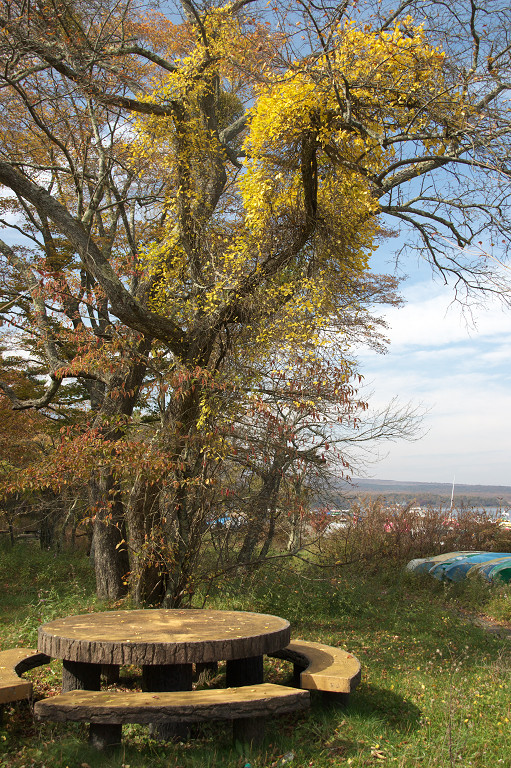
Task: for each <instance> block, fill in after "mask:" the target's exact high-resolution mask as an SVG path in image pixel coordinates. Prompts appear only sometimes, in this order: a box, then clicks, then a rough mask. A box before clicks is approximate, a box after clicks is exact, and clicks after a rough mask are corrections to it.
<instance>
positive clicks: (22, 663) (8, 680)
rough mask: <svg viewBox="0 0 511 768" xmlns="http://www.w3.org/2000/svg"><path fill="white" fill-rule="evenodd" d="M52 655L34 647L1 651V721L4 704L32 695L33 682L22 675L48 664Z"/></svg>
mask: <svg viewBox="0 0 511 768" xmlns="http://www.w3.org/2000/svg"><path fill="white" fill-rule="evenodd" d="M49 661H50V657H49V656H46V654H44V653H38V652H37V651H35V650H33V649H32V648H10V649H9V650H6V651H0V722H1V720H2V715H3V705H4V704H10V703H12V702H14V701H23V700H24V699H29V698H30V697H31V696H32V683H31V682H30V680H23V678H22V677H20V675H22V674H23V673H24V672H27V671H28V670H29V669H33V668H34V667H40V666H41V665H42V664H48V662H49Z"/></svg>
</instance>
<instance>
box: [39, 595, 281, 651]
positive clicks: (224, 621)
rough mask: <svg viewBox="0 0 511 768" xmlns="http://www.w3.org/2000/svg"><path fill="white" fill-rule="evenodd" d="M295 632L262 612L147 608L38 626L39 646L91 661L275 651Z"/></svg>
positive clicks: (44, 649)
mask: <svg viewBox="0 0 511 768" xmlns="http://www.w3.org/2000/svg"><path fill="white" fill-rule="evenodd" d="M290 635H291V630H290V626H289V622H288V621H286V620H285V619H281V618H279V617H278V616H270V615H268V614H263V613H248V612H244V611H209V610H202V609H193V608H192V609H183V610H181V609H146V610H135V611H107V612H105V613H86V614H82V615H80V616H68V617H66V618H64V619H56V620H55V621H51V622H50V623H49V624H44V625H43V626H42V627H40V628H39V638H38V643H37V647H38V650H39V651H41V652H42V653H46V654H48V656H53V657H54V658H58V659H66V660H67V661H81V662H87V663H90V664H143V665H155V664H189V663H198V662H206V661H221V660H230V659H242V658H249V657H251V656H261V655H262V654H265V653H272V652H273V651H277V650H280V649H282V648H284V647H285V646H286V645H288V643H289V641H290Z"/></svg>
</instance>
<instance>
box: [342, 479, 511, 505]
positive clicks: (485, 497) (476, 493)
mask: <svg viewBox="0 0 511 768" xmlns="http://www.w3.org/2000/svg"><path fill="white" fill-rule="evenodd" d="M352 482H353V485H352V486H346V485H345V486H344V487H343V488H342V495H343V496H344V498H346V499H356V498H360V497H363V496H370V497H374V496H384V497H385V499H386V500H387V501H388V502H390V503H403V502H404V503H407V502H410V501H415V502H416V503H417V504H419V505H421V506H427V505H428V504H435V505H438V504H442V505H446V504H450V503H451V493H452V484H451V483H421V482H407V481H399V480H379V479H372V478H371V479H366V478H356V479H354V480H353V481H352ZM339 490H341V489H340V488H339ZM454 504H455V506H457V507H460V506H464V507H474V506H478V507H500V506H504V507H509V506H511V486H507V485H467V484H462V483H460V484H459V485H458V484H455V486H454Z"/></svg>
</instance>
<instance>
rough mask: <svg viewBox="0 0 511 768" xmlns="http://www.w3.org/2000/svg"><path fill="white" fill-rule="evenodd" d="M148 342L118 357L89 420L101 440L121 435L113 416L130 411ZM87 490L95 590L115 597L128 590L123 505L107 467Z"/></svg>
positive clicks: (138, 383) (138, 387) (139, 382)
mask: <svg viewBox="0 0 511 768" xmlns="http://www.w3.org/2000/svg"><path fill="white" fill-rule="evenodd" d="M151 344H152V342H151V340H150V339H141V340H140V342H139V344H138V349H137V354H136V355H133V357H132V358H131V359H130V360H127V359H123V360H122V361H120V364H119V368H118V370H117V371H116V373H115V375H113V376H112V378H111V380H110V382H109V384H108V388H107V389H106V391H105V393H104V398H103V402H102V403H101V408H100V410H99V411H98V413H97V414H96V417H95V419H94V424H93V426H94V427H96V428H98V429H99V430H100V431H101V432H102V435H103V439H104V440H105V442H108V443H115V441H116V440H120V439H121V438H122V434H121V432H120V431H119V429H118V427H117V426H115V425H116V419H117V417H129V416H131V414H132V413H133V408H134V406H135V403H136V401H137V397H138V392H139V390H140V386H141V384H142V382H143V380H144V376H145V372H146V368H147V363H146V355H147V353H148V352H149V350H150V348H151ZM112 424H113V425H114V427H113V428H112ZM89 493H90V502H91V506H92V508H93V510H94V512H95V518H94V531H93V538H92V549H93V552H94V567H95V571H96V590H97V594H98V597H101V598H104V599H111V600H118V599H119V598H120V597H123V596H124V595H125V594H127V592H128V584H129V570H130V563H129V557H128V545H127V543H126V541H127V530H126V519H125V509H124V504H123V500H122V494H121V490H120V487H119V482H118V480H117V479H116V478H115V477H114V475H113V472H112V468H111V467H109V466H104V467H101V468H100V469H99V470H98V471H97V473H95V475H93V476H92V477H91V481H90V486H89Z"/></svg>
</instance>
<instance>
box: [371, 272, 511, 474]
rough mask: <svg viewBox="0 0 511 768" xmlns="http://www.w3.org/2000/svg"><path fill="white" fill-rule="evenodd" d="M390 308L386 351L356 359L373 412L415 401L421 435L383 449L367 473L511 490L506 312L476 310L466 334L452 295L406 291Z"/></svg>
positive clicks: (430, 288) (426, 289) (432, 288)
mask: <svg viewBox="0 0 511 768" xmlns="http://www.w3.org/2000/svg"><path fill="white" fill-rule="evenodd" d="M406 298H407V301H408V303H407V305H406V306H404V307H402V308H400V309H399V308H398V309H394V308H392V309H390V310H389V311H388V312H387V313H386V317H387V320H388V321H389V325H390V329H389V333H388V335H389V338H390V340H391V346H390V348H389V353H388V354H387V355H384V356H377V355H375V354H374V353H372V352H367V351H364V352H362V354H361V355H360V356H359V357H360V361H361V372H362V373H363V374H364V375H365V379H366V382H367V383H368V386H369V387H370V388H371V389H372V390H373V391H374V397H373V398H372V402H373V403H374V406H375V407H378V406H381V404H382V403H384V402H388V401H389V400H390V399H391V398H392V397H394V396H395V395H397V396H398V397H399V399H400V400H401V401H402V402H408V401H412V402H413V403H415V404H419V403H422V404H423V406H424V408H425V409H427V410H428V413H427V415H426V416H425V419H424V427H425V429H426V430H427V434H426V435H425V436H424V437H422V438H421V439H420V440H419V441H417V442H414V443H410V442H404V441H401V442H399V443H395V444H393V443H390V444H388V445H387V446H386V449H387V450H388V455H387V457H386V458H385V459H383V460H382V461H381V463H379V464H376V465H374V466H373V467H372V471H371V474H372V475H373V476H375V477H381V478H386V479H394V480H416V481H431V482H434V481H437V482H451V481H452V478H453V476H454V475H456V478H457V481H458V482H460V483H461V482H463V483H472V484H479V483H482V484H501V485H511V429H510V426H511V419H510V417H509V414H511V311H509V310H508V312H507V313H506V312H503V311H502V308H501V306H500V305H498V304H497V303H493V304H490V305H488V306H487V307H486V308H478V309H477V312H476V313H475V321H476V325H475V327H472V328H467V324H466V320H465V319H464V317H463V315H462V312H461V310H460V308H459V307H458V306H456V305H453V306H450V304H451V302H452V293H451V292H450V291H449V289H448V288H445V287H443V286H438V285H435V284H434V283H432V282H428V283H421V284H418V285H414V286H410V288H408V289H407V290H406Z"/></svg>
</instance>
